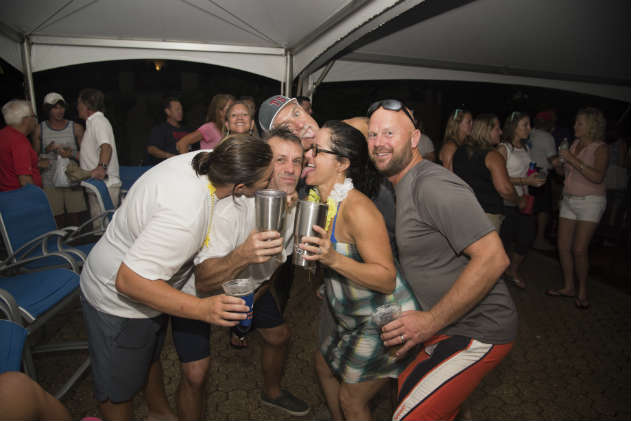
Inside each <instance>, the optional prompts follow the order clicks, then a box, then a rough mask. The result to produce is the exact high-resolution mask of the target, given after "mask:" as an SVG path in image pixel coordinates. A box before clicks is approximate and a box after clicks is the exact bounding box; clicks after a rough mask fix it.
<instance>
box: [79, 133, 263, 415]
mask: <svg viewBox="0 0 631 421" xmlns="http://www.w3.org/2000/svg"><path fill="white" fill-rule="evenodd" d="M271 158H272V153H271V150H270V148H269V146H268V145H266V144H264V143H262V142H261V141H260V140H259V139H256V138H252V137H240V138H234V139H228V140H226V141H225V142H224V143H222V144H221V145H219V146H218V147H217V148H215V150H214V151H213V152H191V153H188V154H184V155H179V156H176V157H173V158H171V159H168V160H165V161H164V162H162V163H160V164H158V165H157V166H155V167H153V168H152V169H150V170H149V171H148V172H146V173H145V175H143V177H142V178H141V179H140V180H138V181H137V182H136V183H135V184H134V185H133V187H132V188H131V189H130V190H129V193H128V195H127V198H126V199H125V201H124V202H123V204H122V205H121V206H120V208H118V210H117V211H116V213H115V214H114V217H113V219H112V222H110V223H109V225H108V226H107V230H106V232H105V234H104V235H103V236H102V237H101V238H100V239H99V241H98V242H97V244H96V245H95V246H94V248H93V249H92V251H91V252H90V254H89V255H88V258H87V260H86V262H85V264H84V266H83V270H82V272H81V281H80V285H81V302H82V307H83V317H84V320H85V323H86V326H87V334H88V346H89V351H90V359H91V361H92V364H91V368H92V374H93V378H94V388H95V397H96V399H97V400H98V402H99V407H100V410H101V413H102V415H103V418H104V419H132V418H133V417H134V411H133V403H132V402H133V398H134V396H135V395H136V394H137V392H138V391H139V390H140V389H141V388H143V386H145V397H146V399H147V406H148V410H149V418H157V419H173V418H175V414H173V412H172V410H171V408H170V407H169V404H168V401H167V399H166V395H165V392H164V385H163V384H162V368H161V365H160V350H161V348H162V343H163V341H164V337H165V329H166V325H167V322H168V319H167V317H166V314H170V315H172V316H176V317H174V320H178V319H181V320H192V321H195V320H198V321H200V323H201V322H204V323H213V324H217V325H220V326H234V325H236V324H237V323H238V321H239V320H242V319H244V318H245V317H246V314H245V312H247V311H248V307H247V306H245V305H244V302H243V300H242V299H240V298H235V297H229V296H226V295H223V294H222V295H217V296H214V297H209V298H198V297H196V296H193V295H190V294H186V293H184V292H182V291H181V289H182V287H183V285H184V284H185V282H186V280H187V279H188V278H189V277H190V275H191V274H192V272H193V258H194V257H195V254H196V253H197V252H198V251H199V250H200V249H201V248H202V246H203V245H204V244H207V243H209V242H211V241H213V238H212V237H211V233H210V227H211V222H212V220H213V217H214V212H215V207H216V205H217V204H218V202H220V201H221V200H231V199H230V197H231V196H233V195H234V196H239V195H245V196H251V195H253V194H254V192H255V191H257V190H259V189H261V188H264V187H265V186H266V185H267V183H268V180H269V178H270V175H271V171H272V168H271V166H270V161H271ZM183 388H184V389H185V388H186V382H185V381H183V382H182V383H181V384H180V392H179V393H178V399H177V400H178V407H180V408H183V407H188V405H189V404H190V403H189V402H188V401H183V400H182V399H183V398H187V397H188V396H189V394H188V393H181V392H182V389H183ZM185 392H186V391H185Z"/></svg>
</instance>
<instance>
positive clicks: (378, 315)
mask: <svg viewBox="0 0 631 421" xmlns="http://www.w3.org/2000/svg"><path fill="white" fill-rule="evenodd" d="M400 315H401V306H400V305H399V304H397V303H389V304H384V305H382V306H379V307H377V309H376V310H375V313H374V314H373V315H372V319H373V321H374V322H375V324H376V325H377V326H379V328H382V327H384V326H385V325H387V324H388V323H390V322H391V321H393V320H395V319H397V318H398V317H399V316H400Z"/></svg>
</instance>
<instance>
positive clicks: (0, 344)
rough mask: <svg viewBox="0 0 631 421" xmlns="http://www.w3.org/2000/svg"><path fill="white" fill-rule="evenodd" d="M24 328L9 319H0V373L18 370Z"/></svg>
mask: <svg viewBox="0 0 631 421" xmlns="http://www.w3.org/2000/svg"><path fill="white" fill-rule="evenodd" d="M26 334H27V332H26V329H24V328H23V327H22V326H20V325H19V324H17V323H15V322H13V321H11V320H0V374H2V373H6V372H7V371H20V366H21V365H22V350H23V349H24V342H25V341H26Z"/></svg>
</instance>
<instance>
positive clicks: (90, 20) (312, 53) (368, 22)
mask: <svg viewBox="0 0 631 421" xmlns="http://www.w3.org/2000/svg"><path fill="white" fill-rule="evenodd" d="M630 5H631V2H629V0H606V1H598V0H553V1H550V0H510V1H508V0H475V1H474V0H317V1H308V0H298V1H288V0H258V1H254V0H19V1H17V0H13V1H0V52H1V53H2V58H3V59H5V60H6V61H8V62H9V63H11V64H12V65H14V66H15V67H16V68H18V69H22V61H21V56H20V55H21V49H20V42H19V41H20V39H21V38H22V37H24V36H28V37H29V38H30V39H31V40H32V42H33V48H32V52H31V56H32V70H33V71H35V72H37V71H41V70H46V69H50V68H54V67H60V66H66V65H71V64H79V63H86V62H92V61H104V60H119V59H157V58H160V59H174V60H188V61H197V62H203V63H209V64H217V65H222V66H226V67H232V68H237V69H241V70H245V71H248V72H252V73H255V74H259V75H263V76H267V77H270V78H273V79H276V80H279V81H285V80H288V79H289V80H290V79H291V78H292V77H293V76H297V75H299V74H301V73H302V74H301V75H302V76H304V80H305V85H304V87H305V88H306V91H307V92H308V91H309V90H310V88H312V87H313V82H314V81H315V80H316V79H317V78H318V77H320V76H321V73H322V69H323V68H324V66H325V65H326V64H327V63H328V62H329V61H330V60H337V62H336V63H335V65H333V67H332V68H331V70H330V72H329V73H328V74H326V77H325V79H324V81H325V82H326V81H347V80H370V79H445V80H470V81H492V82H497V83H512V84H524V85H534V86H547V87H556V88H559V89H567V90H571V91H577V92H584V93H589V94H595V95H601V96H607V97H611V98H616V99H622V100H626V101H631V88H630V85H631V82H630V74H631V69H630V66H631V58H630V50H631V47H630V37H629V33H630V32H631V29H630V28H629V15H630V7H631V6H630ZM288 52H289V53H291V55H292V57H293V66H291V67H293V69H292V68H291V67H290V68H289V71H287V70H288V67H287V63H288V61H287V59H286V54H287V53H288ZM291 70H293V74H292V73H291ZM322 76H323V75H322Z"/></svg>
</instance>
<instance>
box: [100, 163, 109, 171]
mask: <svg viewBox="0 0 631 421" xmlns="http://www.w3.org/2000/svg"><path fill="white" fill-rule="evenodd" d="M99 167H101V168H103V169H104V170H106V171H107V164H104V163H102V162H99Z"/></svg>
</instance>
